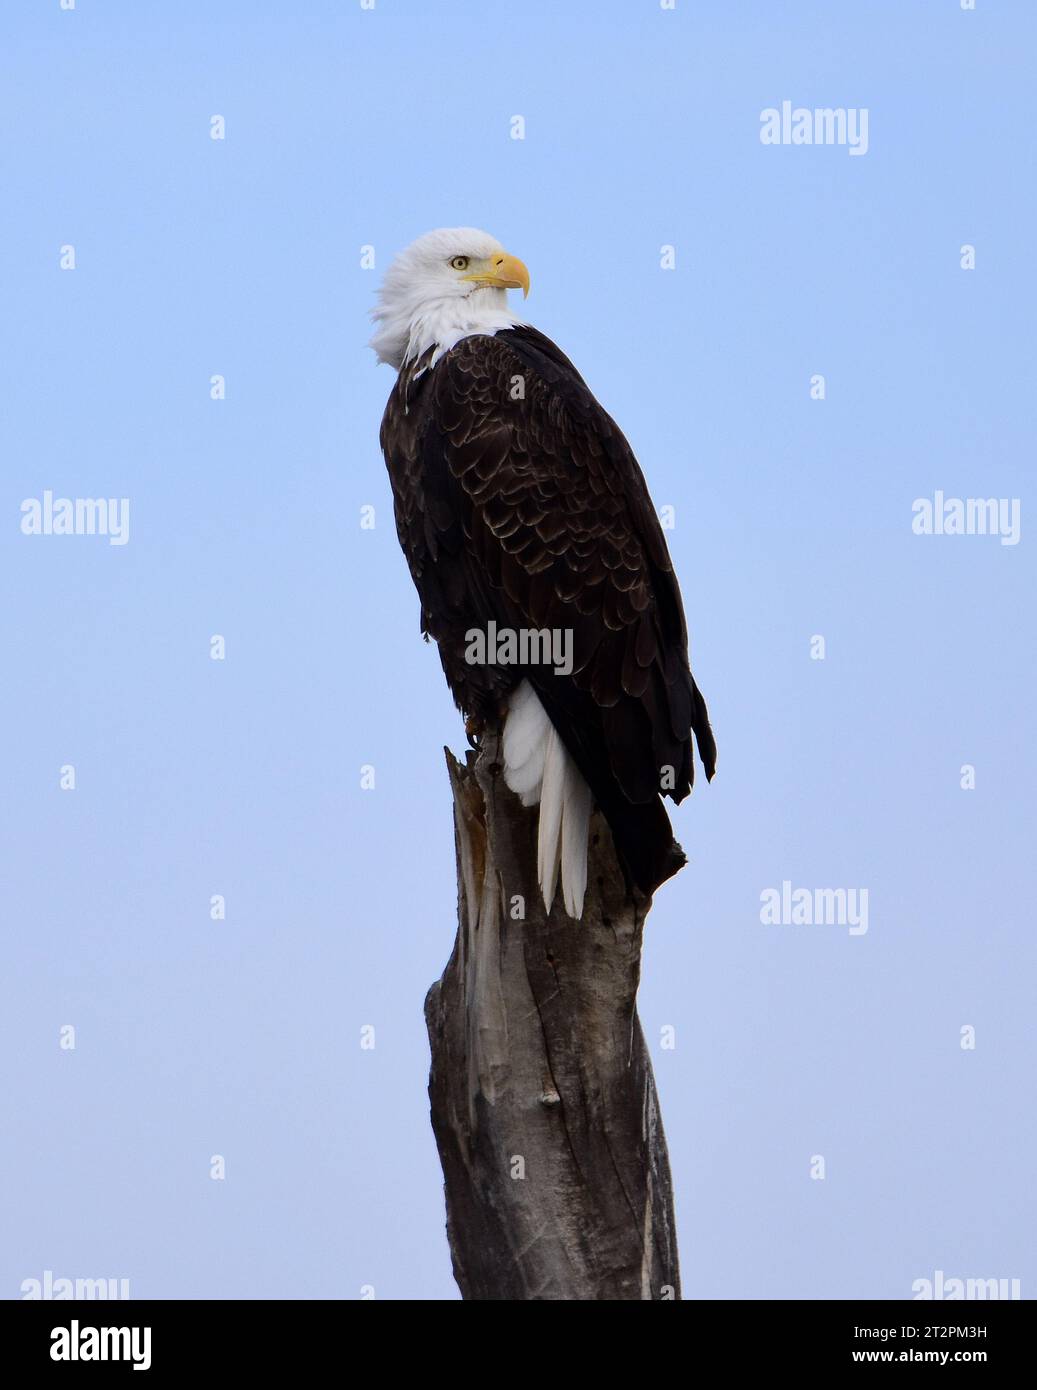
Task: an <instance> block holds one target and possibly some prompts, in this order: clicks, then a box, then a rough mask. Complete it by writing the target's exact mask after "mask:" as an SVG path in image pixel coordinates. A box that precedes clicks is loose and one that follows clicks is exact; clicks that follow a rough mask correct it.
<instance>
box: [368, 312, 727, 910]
mask: <svg viewBox="0 0 1037 1390" xmlns="http://www.w3.org/2000/svg"><path fill="white" fill-rule="evenodd" d="M382 445H383V449H384V450H385V455H386V459H387V462H388V465H389V471H390V476H391V478H392V482H393V491H394V496H395V502H396V517H397V526H398V529H399V534H400V540H401V543H402V545H403V548H404V551H405V553H406V555H407V559H408V563H409V564H410V568H411V573H412V574H413V576H414V580H415V583H416V585H417V587H418V591H419V594H420V595H421V600H422V610H423V627H424V628H425V630H426V631H427V632H429V633H430V635H431V636H433V637H435V638H436V639H437V641H438V642H439V645H440V652H441V656H442V659H443V665H444V669H445V671H446V674H447V678H448V680H449V681H450V684H451V687H452V689H453V691H454V695H455V698H456V699H457V702H458V704H459V706H460V707H461V708H462V709H464V710H466V711H473V710H480V709H481V710H482V711H483V712H489V710H490V702H491V701H495V699H496V698H497V697H499V695H500V694H502V693H504V692H505V691H506V690H507V689H508V688H509V687H510V686H512V685H514V684H516V683H517V681H518V680H520V679H522V678H523V677H524V678H525V679H527V680H529V681H530V683H531V684H532V685H533V687H534V689H535V690H536V692H537V694H538V696H539V698H540V700H541V702H542V704H543V705H544V708H545V709H546V711H547V713H548V715H549V717H550V719H551V721H552V723H553V724H554V726H555V728H556V729H557V731H558V733H559V735H560V736H561V738H562V740H563V742H564V743H565V745H566V747H567V748H568V750H569V752H570V754H571V755H572V757H573V759H574V761H575V762H576V764H577V766H578V767H579V768H580V771H581V772H582V774H583V776H584V777H585V778H586V780H587V782H588V784H589V785H590V787H591V790H592V792H593V794H594V797H595V800H596V801H597V802H598V804H599V806H600V807H601V809H602V811H603V813H604V814H605V817H606V819H607V820H608V821H609V824H610V827H611V829H612V831H613V836H614V839H615V840H616V844H617V848H618V849H619V851H620V854H621V856H622V857H623V859H624V861H625V863H626V865H627V868H628V870H629V871H630V873H631V875H632V877H633V879H634V881H635V882H637V884H638V885H639V886H640V887H641V888H642V889H644V890H645V891H647V892H650V891H652V890H653V889H654V888H655V887H656V886H657V885H658V883H659V882H661V881H662V879H663V878H665V877H668V875H669V874H670V873H672V872H674V871H675V869H676V868H677V867H679V866H680V863H681V862H683V860H682V858H681V857H680V856H679V852H678V851H676V850H675V847H674V845H673V837H672V834H671V832H670V826H669V821H668V819H667V817H666V813H665V811H664V810H663V807H662V803H661V802H660V800H659V793H660V791H662V792H663V793H664V794H666V795H669V796H672V797H673V799H674V800H675V801H680V800H682V798H683V797H684V796H685V795H686V794H687V793H688V791H689V790H690V789H691V784H692V780H693V777H694V765H693V743H692V735H693V734H694V738H695V740H697V743H698V748H699V754H700V757H701V758H702V761H703V764H704V766H705V769H706V775H707V776H708V777H711V776H712V775H713V771H714V768H715V765H716V746H715V743H714V740H713V734H712V731H711V730H710V726H709V718H708V715H707V712H706V706H705V703H704V701H703V699H702V696H701V695H700V694H699V691H698V688H697V687H696V685H695V682H694V681H693V679H692V676H691V672H690V670H689V666H688V651H687V629H686V626H685V621H684V613H683V608H682V605H681V597H680V592H679V589H678V587H677V581H676V579H675V577H674V573H673V568H672V565H671V563H670V557H669V553H668V551H667V548H666V542H665V539H664V537H663V532H662V528H661V526H660V525H659V521H658V518H657V516H656V514H655V509H654V508H653V506H652V503H651V499H650V498H649V495H648V489H647V487H646V485H645V481H644V477H643V476H642V473H641V470H640V468H639V467H638V464H637V460H636V459H635V458H634V455H633V453H632V451H631V449H630V446H629V445H628V444H627V442H626V440H625V439H624V437H623V435H622V433H621V432H620V430H619V428H618V427H617V426H616V424H615V422H614V421H613V420H612V419H611V418H610V417H609V416H608V415H607V414H606V412H605V411H604V410H603V409H602V408H601V406H600V405H599V404H598V402H597V401H596V400H595V399H594V397H593V396H592V395H591V393H590V391H589V390H588V388H587V386H586V384H585V383H584V381H583V380H582V378H581V377H580V375H579V373H578V372H577V371H576V369H575V367H574V366H573V365H572V363H571V362H570V361H569V360H568V359H567V358H566V357H565V356H564V354H563V353H561V352H560V351H559V349H558V348H557V347H556V346H555V345H554V344H553V343H552V342H550V340H549V339H547V338H545V337H544V336H543V335H542V334H540V333H537V332H536V331H535V330H533V329H529V328H517V329H512V330H508V331H506V332H502V333H498V334H496V335H495V336H492V337H490V336H473V337H469V338H465V339H463V340H462V341H461V342H460V343H459V344H458V345H457V346H456V347H454V348H453V349H452V350H451V351H450V352H448V353H447V354H445V355H444V356H443V358H442V359H441V360H440V361H439V362H438V363H437V364H436V366H435V367H432V368H427V367H426V368H425V369H424V370H421V364H416V367H414V368H410V369H405V370H404V372H403V373H401V376H400V379H399V382H398V383H397V387H396V390H395V391H394V392H393V397H392V398H391V399H390V402H389V407H388V408H387V410H386V417H385V421H384V422H383V427H382ZM491 619H492V620H494V621H496V623H497V624H498V627H510V628H513V629H519V628H552V629H562V630H566V629H568V630H571V632H572V634H573V652H574V660H575V665H574V670H573V672H572V674H571V675H570V676H564V675H557V674H555V672H554V670H553V668H552V667H550V666H529V667H526V668H515V667H510V668H507V667H490V668H484V667H473V666H471V665H469V664H468V663H467V662H466V661H465V660H464V645H465V641H464V633H465V632H466V631H468V630H469V629H471V628H473V627H478V628H482V629H485V627H486V625H487V623H488V622H489V621H490V620H491Z"/></svg>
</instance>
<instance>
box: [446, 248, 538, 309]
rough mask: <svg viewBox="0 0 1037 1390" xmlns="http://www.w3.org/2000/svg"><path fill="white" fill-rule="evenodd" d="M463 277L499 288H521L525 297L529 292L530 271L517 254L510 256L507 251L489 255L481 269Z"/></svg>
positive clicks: (477, 283)
mask: <svg viewBox="0 0 1037 1390" xmlns="http://www.w3.org/2000/svg"><path fill="white" fill-rule="evenodd" d="M461 279H462V280H470V281H472V282H473V283H474V284H476V285H492V286H493V287H494V288H495V289H499V290H521V291H522V298H523V299H525V297H526V295H528V294H529V271H528V270H527V269H526V267H525V266H524V265H523V264H522V262H521V261H520V260H519V258H518V257H517V256H509V255H508V253H507V252H506V251H498V252H496V253H495V254H494V255H492V256H488V257H487V258H486V260H485V261H483V262H482V265H481V267H480V269H479V270H476V271H473V272H472V274H471V275H462V276H461Z"/></svg>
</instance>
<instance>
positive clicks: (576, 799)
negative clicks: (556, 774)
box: [562, 753, 591, 917]
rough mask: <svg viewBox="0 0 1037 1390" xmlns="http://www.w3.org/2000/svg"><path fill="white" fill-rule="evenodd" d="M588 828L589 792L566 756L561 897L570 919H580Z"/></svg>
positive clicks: (585, 887) (589, 817)
mask: <svg viewBox="0 0 1037 1390" xmlns="http://www.w3.org/2000/svg"><path fill="white" fill-rule="evenodd" d="M590 828H591V789H590V787H588V785H587V783H586V782H585V781H584V780H583V778H582V777H581V776H580V772H579V769H578V768H577V766H576V764H575V763H574V762H573V760H572V758H570V757H569V754H568V753H566V754H565V802H564V805H563V807H562V897H563V899H564V901H565V910H566V912H568V914H569V916H570V917H582V916H583V895H584V893H586V891H587V838H588V836H589V835H590Z"/></svg>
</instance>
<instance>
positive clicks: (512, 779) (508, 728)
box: [503, 681, 551, 806]
mask: <svg viewBox="0 0 1037 1390" xmlns="http://www.w3.org/2000/svg"><path fill="white" fill-rule="evenodd" d="M550 731H551V721H550V720H549V719H548V717H547V711H546V710H545V709H544V707H543V705H542V704H541V703H540V701H539V700H538V699H537V697H536V692H535V691H534V690H533V687H532V686H531V685H530V684H529V682H528V681H523V682H522V684H521V685H520V686H519V687H518V688H517V689H516V690H515V691H514V693H513V694H512V695H511V697H510V699H509V701H508V717H507V719H506V720H505V723H504V740H503V744H504V746H503V752H504V780H505V781H506V782H507V784H508V786H509V787H510V788H511V790H512V791H513V792H517V793H518V795H519V796H520V797H521V798H522V804H523V806H535V805H536V804H537V802H538V801H539V800H540V787H541V784H542V783H543V780H544V754H545V753H546V751H547V736H548V734H549V733H550Z"/></svg>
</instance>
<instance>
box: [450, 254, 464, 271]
mask: <svg viewBox="0 0 1037 1390" xmlns="http://www.w3.org/2000/svg"><path fill="white" fill-rule="evenodd" d="M450 264H451V265H452V266H453V267H454V269H455V270H467V269H468V257H467V256H455V257H454V259H453V260H452V261H451V262H450Z"/></svg>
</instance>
